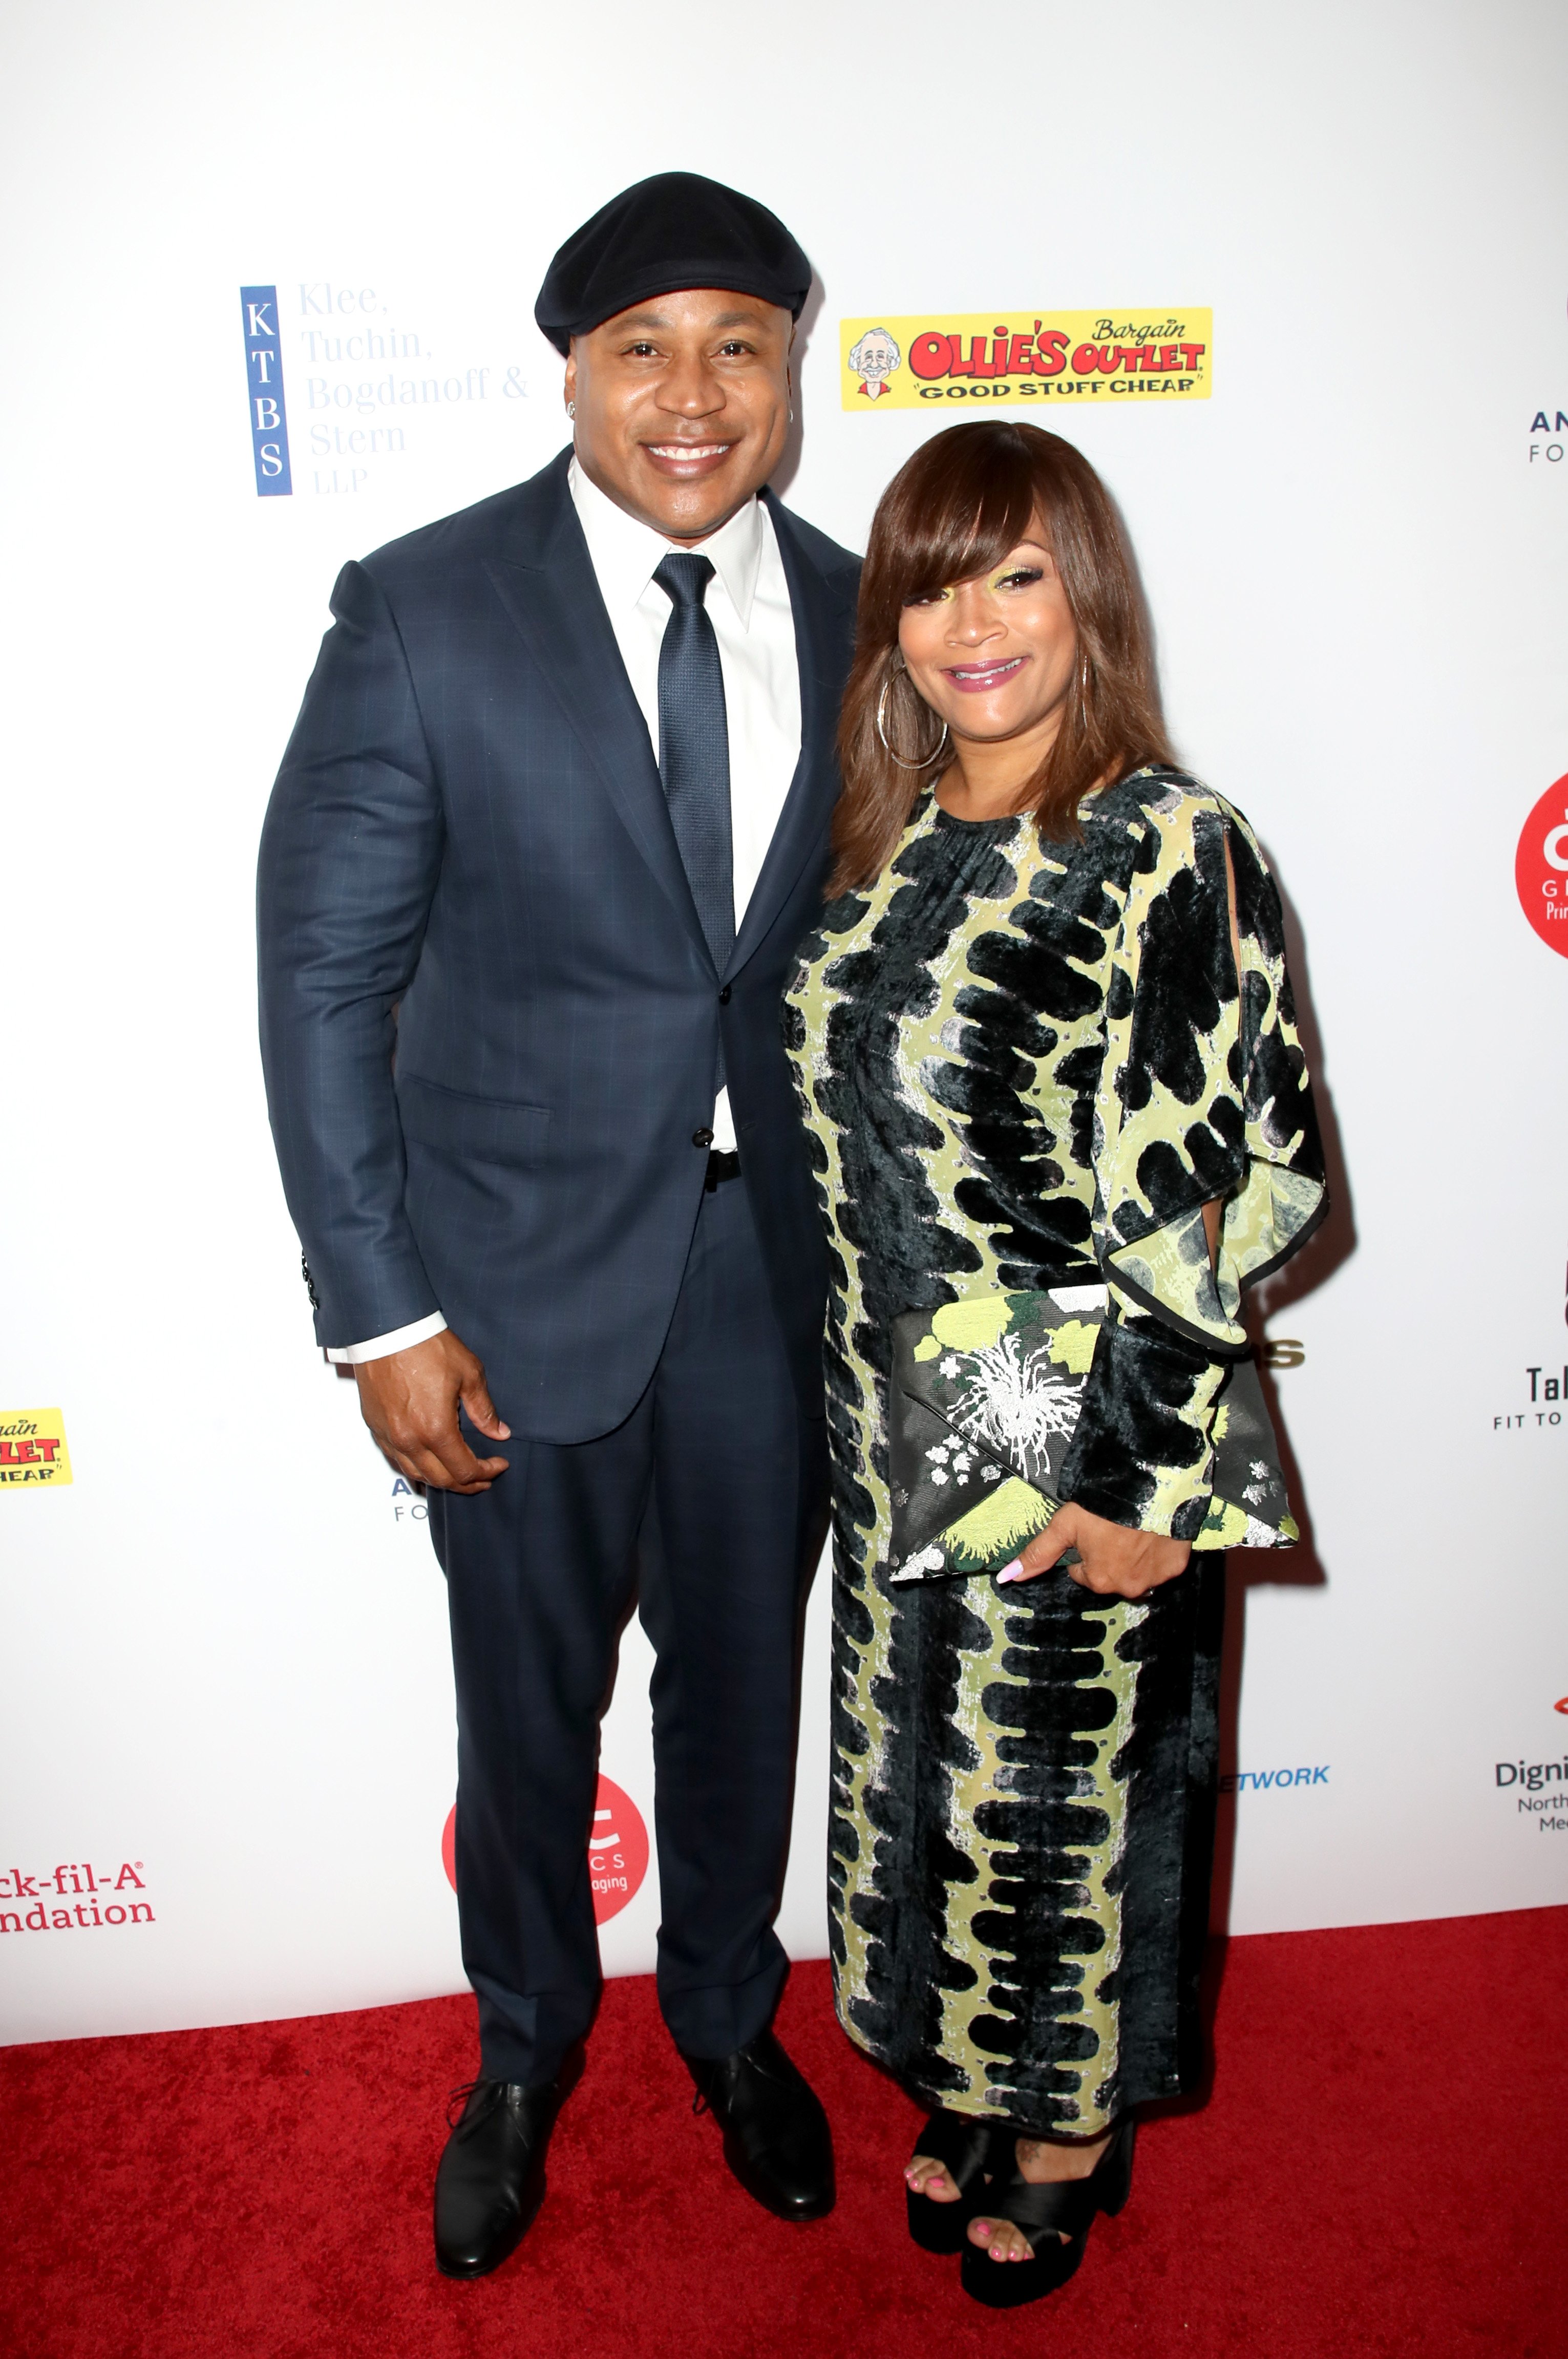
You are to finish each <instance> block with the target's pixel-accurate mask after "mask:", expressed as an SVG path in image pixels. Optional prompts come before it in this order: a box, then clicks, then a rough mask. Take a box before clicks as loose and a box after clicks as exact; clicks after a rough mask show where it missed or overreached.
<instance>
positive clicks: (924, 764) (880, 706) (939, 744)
mask: <svg viewBox="0 0 1568 2359" xmlns="http://www.w3.org/2000/svg"><path fill="white" fill-rule="evenodd" d="M896 676H897V675H896V674H894V673H892V672H889V673H888V675H887V679H885V680H884V681H883V683H882V693H881V695H880V696H879V697H878V698H877V735H878V737H880V738H881V740H882V751H883V752H884V753H885V754H886V755H887V759H888V760H889V761H890V762H896V763H897V764H898V767H899V769H900V770H929V769H930V768H931V764H932V763H933V762H934V761H935V760H936V759H937V757H938V756H939V755H940V754H941V753H942V748H943V746H944V745H946V744H947V723H946V722H945V721H944V722H943V723H942V735H941V736H940V737H939V738H938V739H937V741H936V744H935V745H933V746H932V748H931V752H930V753H929V754H928V755H927V756H925V758H924V760H923V761H919V762H906V761H905V759H904V757H903V756H902V755H901V754H895V753H894V751H893V748H892V746H891V745H889V744H888V742H887V690H889V689H890V688H891V687H892V685H893V681H894V679H895V678H896Z"/></svg>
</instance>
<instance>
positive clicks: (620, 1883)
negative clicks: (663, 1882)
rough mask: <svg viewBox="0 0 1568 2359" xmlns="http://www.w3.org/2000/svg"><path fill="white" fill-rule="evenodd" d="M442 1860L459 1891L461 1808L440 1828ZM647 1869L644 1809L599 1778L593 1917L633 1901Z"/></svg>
mask: <svg viewBox="0 0 1568 2359" xmlns="http://www.w3.org/2000/svg"><path fill="white" fill-rule="evenodd" d="M441 1864H442V1866H443V1867H444V1868H445V1869H446V1877H447V1882H448V1883H449V1884H450V1885H451V1886H452V1890H453V1891H454V1892H455V1891H456V1890H457V1810H456V1808H455V1806H454V1807H453V1808H452V1810H449V1811H448V1813H447V1821H446V1825H445V1826H444V1827H443V1829H442V1830H441ZM647 1874H648V1828H647V1826H646V1825H645V1824H644V1821H643V1815H642V1812H641V1811H640V1810H638V1809H637V1804H636V1803H635V1802H634V1801H633V1799H632V1798H631V1796H630V1795H629V1794H628V1793H627V1792H626V1790H625V1788H623V1787H620V1786H617V1785H616V1784H615V1780H614V1779H613V1778H611V1777H601V1778H600V1780H599V1790H598V1792H597V1793H596V1794H595V1796H594V1798H593V1828H592V1830H591V1832H590V1833H589V1836H588V1876H589V1881H590V1882H591V1883H592V1885H593V1921H594V1923H595V1924H596V1925H604V1924H607V1923H608V1921H609V1919H611V1918H612V1917H618V1916H619V1915H620V1913H621V1911H622V1909H623V1908H625V1907H626V1903H627V1902H628V1901H629V1900H635V1899H636V1897H637V1894H638V1892H639V1891H640V1890H641V1888H642V1884H643V1879H644V1877H645V1876H646V1875H647Z"/></svg>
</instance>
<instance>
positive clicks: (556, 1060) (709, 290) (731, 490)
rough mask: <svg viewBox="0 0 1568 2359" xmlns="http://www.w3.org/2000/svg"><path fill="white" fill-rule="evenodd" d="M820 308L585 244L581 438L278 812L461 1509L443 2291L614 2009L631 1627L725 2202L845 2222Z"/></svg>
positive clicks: (350, 598)
mask: <svg viewBox="0 0 1568 2359" xmlns="http://www.w3.org/2000/svg"><path fill="white" fill-rule="evenodd" d="M809 283H810V266H809V264H808V263H807V261H806V259H805V256H804V255H802V254H801V252H800V248H799V246H798V245H796V244H795V241H794V240H793V238H791V237H790V235H789V232H788V231H787V230H786V229H785V228H784V226H783V224H782V223H779V221H777V220H776V219H775V217H774V216H773V215H772V214H771V213H769V212H766V211H765V210H764V208H763V207H761V206H760V205H757V204H755V203H753V201H751V200H750V199H748V198H746V197H743V196H740V195H738V194H736V192H735V191H734V190H727V189H723V188H720V187H718V186H716V185H715V184H714V183H713V182H712V181H708V180H704V179H699V178H697V177H696V176H694V175H691V174H684V173H670V174H664V175H661V176H659V178H658V179H654V180H650V181H645V182H643V183H641V184H640V185H639V186H638V187H637V188H635V189H631V190H626V191H625V192H624V193H623V195H621V196H620V197H618V198H616V199H615V200H614V201H612V202H611V203H610V204H609V205H607V206H606V207H605V208H604V210H603V212H600V213H599V214H596V215H595V216H594V218H593V221H591V222H589V223H586V224H585V225H584V227H583V229H582V230H581V231H579V232H578V233H577V234H576V235H575V236H574V237H573V238H572V239H571V240H569V241H568V243H567V245H565V246H563V247H562V248H561V252H560V254H558V255H557V256H556V258H555V261H554V262H553V263H552V265H551V266H550V274H549V276H548V277H547V278H546V281H545V286H544V288H543V291H542V292H541V295H540V298H539V307H538V317H539V322H540V325H541V327H543V328H544V330H545V332H546V333H547V334H549V335H550V337H551V338H552V340H553V341H554V342H556V343H557V345H558V346H559V348H560V349H561V351H562V352H564V353H566V354H567V367H566V398H567V407H568V413H569V415H571V416H572V417H573V420H574V427H573V445H572V449H570V450H567V451H562V452H561V455H560V456H559V457H558V458H557V459H555V460H553V461H552V462H550V465H549V466H548V467H546V468H545V469H544V471H543V472H542V473H540V474H539V475H536V476H535V477H534V478H533V479H532V480H531V481H530V482H528V483H526V484H520V485H518V486H517V488H516V489H514V490H511V491H507V492H503V493H501V494H500V495H498V496H497V497H495V498H494V499H490V500H486V501H485V502H482V503H481V505H480V506H477V507H474V508H470V509H468V510H466V511H465V512H464V513H463V514H462V515H459V516H450V517H448V518H446V519H445V520H444V521H443V522H441V523H440V524H436V525H432V526H430V527H427V528H426V529H425V530H423V531H421V532H416V533H413V534H410V535H409V536H408V538H407V539H404V540H400V541H397V542H394V543H393V544H392V545H391V546H390V547H388V548H387V549H380V550H378V551H376V554H375V555H374V556H372V557H369V558H367V559H366V560H365V561H364V562H363V563H360V564H351V565H348V566H346V567H345V568H344V570H343V573H342V575H341V576H340V578H339V581H338V583H337V587H336V589H335V591H334V592H333V598H332V612H333V614H334V616H335V621H334V624H333V627H332V630H330V631H329V633H328V634H327V636H326V639H325V640H324V642H323V644H322V648H321V657H320V659H319V661H318V663H317V666H316V669H315V672H314V674H313V676H312V678H311V680H310V687H309V689H308V690H307V692H306V697H305V702H304V707H303V710H302V712H301V713H300V716H299V723H298V724H297V726H296V728H295V732H294V735H293V737H292V739H291V741H290V744H289V750H288V753H287V755H286V756H285V759H284V764H283V767H282V770H281V772H280V774H279V776H278V783H277V787H276V788H275V790H274V793H273V798H272V802H271V806H270V809H269V811H268V814H267V826H266V832H265V837H264V841H263V846H262V856H261V875H260V897H259V912H260V914H259V928H260V944H261V976H262V1046H263V1056H264V1060H265V1064H266V1069H267V1091H268V1100H269V1104H270V1108H271V1114H272V1125H273V1131H274V1136H275V1138H276V1141H277V1146H278V1159H279V1162H280V1164H281V1167H282V1171H283V1179H284V1185H285V1189H286V1190H287V1194H288V1199H289V1208H290V1211H291V1212H292V1213H293V1216H294V1220H295V1223H296V1224H297V1226H298V1229H299V1234H300V1237H301V1239H302V1241H303V1244H304V1248H305V1256H306V1262H307V1274H308V1277H309V1278H310V1281H311V1290H312V1300H313V1301H314V1303H315V1306H316V1324H317V1334H318V1338H319V1340H320V1341H321V1343H322V1344H324V1345H325V1346H326V1347H327V1348H328V1350H329V1353H330V1355H331V1356H332V1357H334V1358H337V1359H340V1360H347V1361H349V1362H351V1363H352V1364H354V1373H355V1375H356V1377H357V1379H358V1384H359V1388H360V1396H361V1401H362V1405H363V1408H364V1412H365V1421H366V1423H367V1424H368V1425H369V1427H370V1430H371V1432H372V1433H373V1434H374V1435H375V1437H376V1440H377V1441H378V1442H379V1444H380V1445H381V1447H382V1449H383V1450H384V1451H386V1453H387V1456H388V1457H389V1458H390V1460H391V1461H392V1462H393V1463H394V1464H395V1465H396V1466H397V1467H398V1468H399V1469H400V1470H401V1472H402V1473H404V1474H405V1475H407V1476H408V1479H409V1480H410V1481H418V1482H420V1483H423V1484H427V1485H428V1486H429V1488H430V1530H431V1534H432V1536H433V1538H434V1541H435V1546H436V1550H437V1553H438V1556H439V1557H440V1560H441V1566H442V1569H443V1570H444V1571H445V1574H446V1577H447V1584H448V1591H449V1596H450V1602H451V1615H452V1648H453V1658H454V1663H455V1669H456V1680H457V1705H458V1807H457V1888H458V1907H459V1915H460V1919H461V1923H462V1930H463V1959H464V1963H465V1966H466V1968H467V1972H468V1974H469V1977H470V1980H471V1981H472V1983H473V1984H474V1991H475V1994H476V1995H477V1999H478V2006H479V2025H480V2039H481V2057H480V2068H479V2070H480V2078H479V2079H478V2081H477V2082H476V2083H475V2085H474V2090H473V2092H472V2093H471V2095H470V2096H469V2099H468V2103H467V2105H466V2108H465V2110H464V2112H463V2117H462V2119H461V2121H460V2122H459V2124H458V2125H457V2127H456V2129H455V2130H454V2131H453V2133H452V2137H451V2139H450V2140H449V2142H448V2145H447V2147H446V2150H445V2153H444V2155H443V2157H442V2160H441V2169H440V2172H439V2174H438V2179H437V2185H436V2247H437V2258H438V2261H439V2264H440V2266H441V2268H442V2269H443V2270H445V2271H446V2272H447V2273H448V2274H449V2275H453V2276H463V2277H476V2276H480V2275H483V2274H484V2273H485V2271H487V2270H489V2269H491V2268H494V2267H496V2266H497V2264H498V2263H499V2262H501V2261H502V2260H504V2259H505V2258H506V2255H507V2254H508V2253H509V2252H510V2251H511V2250H512V2249H513V2247H514V2246H515V2245H516V2244H517V2241H518V2239H519V2238H520V2236H521V2235H522V2234H523V2233H524V2231H525V2230H526V2228H527V2227H528V2223H529V2221H530V2220H531V2218H532V2216H533V2213H534V2212H535V2211H536V2210H537V2208H538V2205H539V2201H540V2200H541V2198H542V2194H543V2184H544V2157H545V2148H546V2146H547V2144H548V2141H549V2137H550V2129H551V2126H552V2125H553V2122H554V2119H555V2115H556V2112H557V2109H558V2106H559V2104H560V2102H561V2095H562V2093H563V2085H564V2082H565V2080H566V2078H567V2077H568V2075H569V2068H570V2065H571V2062H572V2057H573V2055H574V2052H575V2050H576V2049H577V2047H578V2044H579V2043H580V2042H581V2040H582V2038H583V2035H584V2034H585V2033H586V2031H587V2029H588V2027H589V2024H590V2022H591V2019H592V2017H593V2009H594V2006H595V2003H596V1999H597V1995H598V1989H599V1964H598V1951H597V1943H596V1939H595V1933H594V1924H593V1898H592V1892H591V1888H590V1882H589V1872H588V1863H587V1843H588V1837H589V1832H590V1827H591V1823H592V1814H593V1798H594V1790H595V1781H596V1766H597V1732H598V1719H599V1714H600V1712H601V1709H602V1706H603V1701H604V1696H605V1693H606V1690H607V1687H608V1683H609V1680H610V1676H611V1671H612V1668H613V1660H614V1652H615V1634H616V1630H617V1627H618V1625H619V1622H620V1620H621V1618H622V1617H623V1616H624V1614H625V1613H626V1609H627V1606H628V1603H629V1602H630V1599H631V1597H632V1595H633V1593H634V1590H635V1592H636V1593H637V1598H638V1603H639V1610H640V1612H641V1615H642V1619H643V1623H644V1625H645V1627H646V1628H647V1630H648V1635H649V1637H650V1639H651V1641H652V1644H653V1647H654V1650H655V1653H656V1656H657V1669H656V1671H655V1675H654V1682H653V1716H654V1752H655V1762H656V1799H655V1823H656V1835H657V1842H658V1850H659V1886H660V1893H661V1898H662V1919H663V1921H662V1923H661V1925H660V1928H659V1982H658V1986H659V2002H660V2005H661V2007H662V2009H663V2012H664V2016H665V2020H666V2022H667V2023H668V2025H669V2027H670V2032H671V2034H672V2035H673V2038H674V2039H675V2042H676V2045H677V2047H678V2048H679V2049H680V2050H681V2054H682V2056H683V2057H684V2058H685V2060H686V2061H687V2063H688V2065H689V2067H690V2069H691V2074H692V2077H693V2079H694V2080H695V2082H696V2083H697V2087H698V2090H699V2092H700V2093H701V2095H702V2097H703V2098H705V2099H706V2101H707V2104H708V2105H709V2107H710V2108H711V2109H712V2111H713V2114H715V2116H716V2118H717V2120H718V2122H719V2124H720V2125H721V2127H722V2129H723V2132H724V2153H725V2158H726V2159H727V2161H728V2162H729V2165H730V2167H731V2169H733V2170H734V2171H735V2175H736V2176H737V2178H739V2179H740V2180H741V2182H742V2183H743V2185H745V2186H746V2188H747V2189H748V2190H749V2191H750V2192H751V2193H752V2194H753V2195H755V2196H756V2197H757V2199H758V2201H761V2202H763V2203H765V2204H767V2205H768V2207H769V2209H771V2210H772V2211H774V2212H778V2213H779V2214H780V2215H781V2216H783V2217H786V2218H794V2219H815V2218H818V2217H820V2216H821V2215H822V2213H823V2212H826V2211H827V2210H828V2209H829V2208H830V2207H831V2205H832V2202H833V2158H832V2147H831V2144H830V2141H829V2136H828V2129H827V2123H826V2120H825V2117H824V2116H823V2114H822V2108H821V2106H820V2105H819V2104H818V2103H817V2100H816V2098H815V2096H814V2095H813V2094H812V2093H811V2090H810V2089H809V2087H808V2086H807V2084H806V2082H805V2081H804V2080H803V2079H802V2078H801V2076H800V2073H799V2072H798V2071H796V2069H795V2067H794V2066H793V2065H792V2064H791V2063H790V2061H789V2058H788V2057H787V2056H786V2055H785V2053H784V2051H783V2049H781V2048H780V2047H779V2043H778V2041H777V2039H776V2038H774V2036H773V2034H772V2031H771V2029H770V2024H771V2020H772V2016H773V2012H774V2009H775V2006H776V2005H777V2003H778V1999H779V1992H780V1989H781V1987H782V1984H783V1982H784V1977H785V1973H786V1961H785V1958H784V1953H783V1951H782V1949H781V1947H780V1944H779V1940H778V1938H777V1936H776V1934H775V1933H774V1931H773V1930H772V1919H773V1917H774V1914H775V1911H776V1908H777V1904H778V1897H779V1882H780V1877H781V1875H782V1869H783V1864H784V1856H785V1849H786V1843H787V1839H788V1830H789V1797H790V1784H791V1774H792V1763H793V1750H794V1723H795V1688H796V1673H797V1663H798V1636H799V1626H800V1610H801V1604H802V1600H803V1596H804V1590H805V1584H806V1582H807V1581H808V1580H809V1578H810V1571H811V1563H812V1561H813V1560H814V1556H815V1551H816V1548H817V1546H818V1544H819V1540H820V1536H821V1528H822V1504H823V1495H824V1489H825V1461H826V1451H825V1441H824V1423H823V1404H822V1379H821V1373H820V1356H819V1355H820V1345H821V1335H822V1301H823V1292H824V1286H825V1264H824V1247H823V1245H822V1234H821V1230H820V1226H819V1222H818V1214H817V1211H816V1207H815V1203H814V1201H813V1195H812V1185H811V1172H810V1167H809V1164H808V1160H807V1150H806V1147H805V1144H804V1138H803V1134H802V1131H801V1127H800V1122H799V1119H798V1116H797V1114H796V1110H795V1105H794V1102H793V1098H792V1093H791V1089H790V1083H789V1073H788V1070H787V1067H786V1064H785V1059H784V1052H783V1048H782V1043H781V1038H780V1014H779V997H780V992H781V989H782V986H783V984H784V981H785V978H786V975H787V973H788V972H789V968H790V965H791V962H792V955H793V952H794V951H795V948H796V945H797V943H798V942H799V940H800V937H801V935H802V934H803V933H804V932H805V931H806V929H807V928H808V926H809V925H810V923H811V920H812V918H813V915H814V912H815V910H816V908H817V906H818V902H819V897H820V890H821V885H822V875H823V870H824V864H825V858H826V852H827V838H828V825H829V820H830V817H831V813H832V810H833V801H834V798H835V795H836V793H837V788H838V778H837V770H836V766H835V761H834V754H833V737H834V730H835V727H836V723H837V717H838V707H839V700H840V695H841V692H842V689H843V685H844V676H845V673H846V671H847V669H848V664H849V659H850V654H851V645H852V638H853V632H854V621H855V591H856V577H857V565H856V560H855V559H854V558H852V557H851V556H849V555H848V554H847V552H846V551H844V549H839V548H837V547H835V545H834V544H833V542H832V541H830V540H828V539H826V538H824V537H823V536H822V534H821V533H819V532H816V531H814V530H813V529H812V527H811V526H809V525H807V524H805V523H803V522H802V521H801V520H800V518H799V517H797V516H791V515H790V513H789V510H788V509H786V508H784V507H782V506H780V505H779V502H778V501H777V500H775V499H774V498H773V497H772V495H771V494H770V493H768V491H767V490H766V489H765V488H764V486H765V485H766V484H767V483H768V477H769V475H770V474H771V473H772V472H773V470H774V468H775V467H776V466H777V465H778V462H779V457H780V455H781V453H782V451H783V448H784V442H785V437H786V433H787V429H788V424H789V417H790V414H791V413H790V408H789V400H790V378H789V351H790V345H791V342H792V340H793V335H794V321H796V319H797V318H798V317H799V314H800V308H801V305H802V303H803V301H804V299H805V296H806V292H807V289H808V287H809ZM496 1444H502V1445H505V1446H504V1448H502V1449H497V1448H495V1446H494V1445H496Z"/></svg>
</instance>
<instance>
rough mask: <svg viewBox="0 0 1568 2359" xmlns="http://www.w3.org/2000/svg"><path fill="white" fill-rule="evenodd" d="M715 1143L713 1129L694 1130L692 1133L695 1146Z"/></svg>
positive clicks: (692, 1142)
mask: <svg viewBox="0 0 1568 2359" xmlns="http://www.w3.org/2000/svg"><path fill="white" fill-rule="evenodd" d="M691 1144H692V1146H693V1147H712V1145H713V1132H712V1131H711V1130H694V1131H693V1132H692V1133H691Z"/></svg>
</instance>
